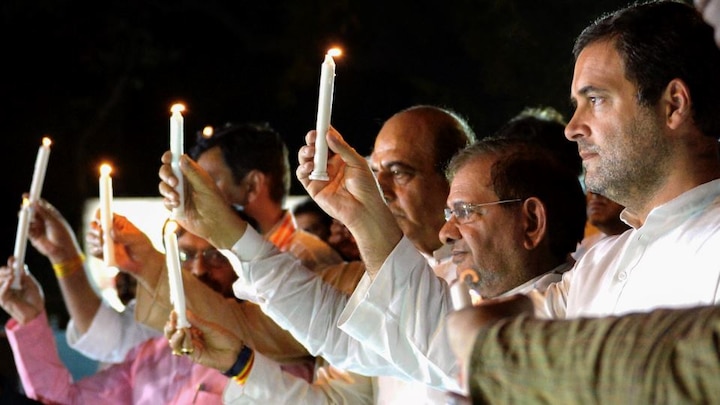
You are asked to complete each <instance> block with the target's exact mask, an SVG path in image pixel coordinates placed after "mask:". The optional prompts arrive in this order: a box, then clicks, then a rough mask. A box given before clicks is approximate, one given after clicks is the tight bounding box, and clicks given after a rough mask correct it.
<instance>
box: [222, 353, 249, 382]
mask: <svg viewBox="0 0 720 405" xmlns="http://www.w3.org/2000/svg"><path fill="white" fill-rule="evenodd" d="M254 362H255V351H253V350H252V349H251V348H249V347H247V346H243V348H242V350H240V353H238V356H237V359H236V360H235V364H233V365H232V367H230V369H229V370H228V371H226V372H224V373H223V374H224V375H225V376H226V377H230V378H232V380H233V381H235V382H236V383H238V384H240V385H243V384H245V381H247V378H248V376H249V375H250V370H251V369H252V365H253V363H254Z"/></svg>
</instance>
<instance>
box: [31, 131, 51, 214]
mask: <svg viewBox="0 0 720 405" xmlns="http://www.w3.org/2000/svg"><path fill="white" fill-rule="evenodd" d="M50 144H52V141H51V140H50V138H48V137H45V138H43V140H42V145H40V148H38V154H37V158H35V171H34V172H33V177H32V182H31V183H30V202H31V203H33V202H36V201H38V200H39V199H40V191H42V187H43V183H44V182H45V172H46V171H47V165H48V159H50Z"/></svg>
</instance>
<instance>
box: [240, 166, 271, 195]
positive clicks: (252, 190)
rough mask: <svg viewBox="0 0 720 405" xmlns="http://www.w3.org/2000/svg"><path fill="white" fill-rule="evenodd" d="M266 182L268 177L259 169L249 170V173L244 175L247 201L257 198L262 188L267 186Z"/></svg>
mask: <svg viewBox="0 0 720 405" xmlns="http://www.w3.org/2000/svg"><path fill="white" fill-rule="evenodd" d="M267 182H268V177H267V176H266V175H265V173H263V172H261V171H260V170H251V171H250V173H248V174H247V176H245V184H246V186H245V187H247V201H248V203H249V202H251V201H253V200H255V199H256V198H258V196H259V195H260V193H261V192H262V190H264V189H266V188H267V187H269V185H268V184H267Z"/></svg>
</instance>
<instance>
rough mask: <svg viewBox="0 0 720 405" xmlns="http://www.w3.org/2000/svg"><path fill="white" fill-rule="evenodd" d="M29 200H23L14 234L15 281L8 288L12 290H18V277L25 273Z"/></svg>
mask: <svg viewBox="0 0 720 405" xmlns="http://www.w3.org/2000/svg"><path fill="white" fill-rule="evenodd" d="M30 214H31V213H30V200H28V199H27V198H23V202H22V207H21V208H20V214H19V216H18V227H17V233H16V234H15V249H14V250H13V256H15V266H14V267H13V271H14V273H15V279H13V283H12V285H11V286H10V288H12V289H14V290H19V289H20V275H21V274H22V273H24V272H25V249H26V248H27V237H28V230H29V228H30Z"/></svg>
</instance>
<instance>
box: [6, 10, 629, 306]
mask: <svg viewBox="0 0 720 405" xmlns="http://www.w3.org/2000/svg"><path fill="white" fill-rule="evenodd" d="M627 3H628V2H627V1H610V0H608V1H595V0H592V1H591V0H548V1H537V0H524V1H520V0H494V1H491V0H458V1H442V2H440V1H427V0H417V1H414V2H407V1H397V0H384V1H353V2H351V1H347V0H345V1H342V0H338V1H328V2H324V1H317V0H309V1H302V0H279V1H271V0H268V1H253V2H249V1H221V0H179V1H174V2H171V1H159V0H104V1H87V0H85V1H72V0H35V1H26V0H4V1H3V2H2V3H1V4H0V41H1V43H2V49H3V51H4V52H3V59H2V72H3V73H2V76H1V77H0V96H2V101H0V102H1V103H2V105H1V109H0V117H2V124H3V129H2V132H3V134H2V135H1V136H0V139H2V142H3V147H2V150H3V153H4V156H5V158H4V159H2V160H0V161H1V163H0V164H2V172H3V173H4V174H5V175H4V178H5V187H4V188H5V190H6V192H5V194H4V195H5V203H3V209H2V210H0V221H1V224H2V230H3V231H2V237H1V241H2V242H1V245H0V248H1V249H0V251H2V252H4V253H3V254H4V256H3V257H7V256H9V255H11V254H12V251H13V244H14V239H15V231H16V227H17V209H18V207H19V204H20V199H21V195H22V193H23V192H27V191H28V189H29V185H30V180H31V177H32V171H33V165H34V161H35V156H36V154H37V148H38V146H39V145H40V142H41V139H42V137H43V136H44V135H48V136H50V137H51V138H52V140H53V141H54V145H53V147H52V154H51V157H50V163H49V167H48V173H47V177H46V180H45V187H44V189H43V197H44V198H46V199H48V200H49V201H50V202H51V203H53V204H55V205H56V206H57V207H58V208H59V209H60V210H61V212H63V214H64V215H65V216H66V217H67V218H68V220H69V221H70V223H71V225H73V227H74V228H75V229H76V230H79V229H80V228H81V225H82V224H81V223H80V215H81V209H82V205H83V202H84V201H85V199H87V198H94V197H96V196H97V182H98V180H97V179H98V166H99V163H100V162H101V161H109V162H111V163H112V164H113V166H114V168H115V169H114V170H115V171H114V173H113V181H114V184H113V186H114V190H115V195H116V196H119V197H137V196H157V195H158V193H157V185H158V181H159V180H158V177H157V170H158V167H159V162H160V156H161V155H162V153H163V152H164V151H165V150H166V149H168V126H169V124H168V119H169V116H170V112H169V109H170V106H171V105H172V104H173V103H175V102H178V101H181V102H183V103H185V104H186V106H187V108H188V110H187V111H186V112H185V124H186V125H185V133H186V140H185V142H186V145H187V147H188V148H189V146H190V145H192V143H193V142H194V136H195V132H196V131H197V130H199V129H201V128H202V127H203V126H204V125H206V124H222V123H225V122H229V121H232V122H241V121H267V122H269V123H270V124H271V125H272V126H273V127H275V128H276V129H277V130H278V131H279V132H280V133H281V134H282V135H283V137H284V139H285V141H286V142H287V144H288V147H289V150H290V160H291V165H292V166H293V170H294V166H295V165H296V163H297V158H296V157H297V150H298V148H299V147H300V146H301V145H302V144H303V137H304V135H305V133H306V132H307V131H308V130H310V129H312V128H313V126H314V123H315V113H316V108H317V88H318V79H319V73H320V63H321V62H322V59H323V56H324V54H325V51H326V50H327V49H328V48H330V47H332V46H335V45H337V46H340V47H341V48H343V50H344V52H345V54H344V56H343V57H342V58H340V59H337V78H336V83H335V103H334V106H333V117H332V124H333V125H334V126H335V127H336V128H337V129H338V130H339V131H340V132H341V133H343V134H344V135H345V137H346V139H347V140H348V141H349V142H350V143H351V144H352V145H353V146H354V147H355V148H356V149H357V150H358V151H359V152H360V153H363V154H368V153H370V148H371V145H372V141H373V138H374V136H375V134H376V133H377V130H378V129H379V127H380V125H381V123H382V122H383V121H384V120H385V119H387V118H388V117H389V116H390V115H392V114H393V113H394V112H397V111H398V110H400V109H403V108H406V107H409V106H411V105H414V104H434V105H439V106H444V107H449V108H451V109H453V110H455V111H456V112H458V113H459V114H461V115H463V116H465V117H466V118H467V119H468V120H469V122H470V124H471V125H472V126H473V127H474V128H475V130H476V132H477V133H478V135H479V136H483V135H486V134H489V133H491V132H492V131H493V130H494V129H496V128H497V127H499V126H500V125H501V124H502V123H503V122H505V121H506V120H507V119H509V118H510V117H512V116H513V115H514V114H516V113H518V112H520V110H522V109H523V108H524V107H527V106H533V107H535V106H553V107H555V108H557V109H558V110H560V111H561V112H562V113H563V114H564V115H565V116H566V117H569V115H570V113H571V109H570V106H569V103H568V94H569V85H570V80H571V75H572V62H573V61H572V55H571V49H572V43H573V40H574V38H575V36H576V35H577V34H578V33H579V32H580V31H581V30H582V28H583V27H584V26H586V25H587V24H588V23H589V22H591V21H592V20H593V19H595V18H596V17H598V16H600V15H601V14H602V13H603V12H605V11H612V10H614V9H615V8H617V7H619V6H622V5H625V4H627ZM293 177H294V176H293ZM292 192H293V194H302V193H304V191H303V190H302V188H301V187H300V185H299V183H298V182H297V181H296V180H294V182H293V188H292ZM78 238H79V239H80V240H81V241H82V240H83V239H84V236H83V235H78ZM26 259H27V260H26V262H27V263H28V265H29V266H30V268H31V271H32V272H33V274H35V275H36V276H37V277H38V278H39V279H41V282H42V283H43V285H44V288H45V290H46V294H47V295H48V307H49V310H50V311H51V312H52V311H59V312H61V311H63V308H62V304H61V301H59V298H58V296H57V287H56V285H54V278H53V276H52V273H51V269H50V266H49V263H48V262H47V260H45V259H44V258H42V257H40V256H39V255H38V254H37V253H36V252H35V251H34V249H33V248H32V247H31V246H30V245H28V253H27V258H26ZM4 260H5V259H3V261H4Z"/></svg>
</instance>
